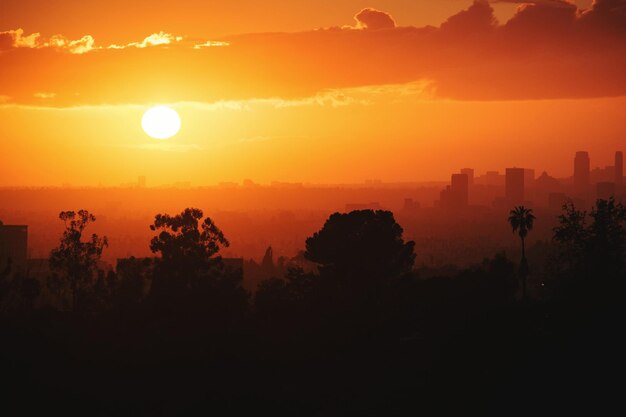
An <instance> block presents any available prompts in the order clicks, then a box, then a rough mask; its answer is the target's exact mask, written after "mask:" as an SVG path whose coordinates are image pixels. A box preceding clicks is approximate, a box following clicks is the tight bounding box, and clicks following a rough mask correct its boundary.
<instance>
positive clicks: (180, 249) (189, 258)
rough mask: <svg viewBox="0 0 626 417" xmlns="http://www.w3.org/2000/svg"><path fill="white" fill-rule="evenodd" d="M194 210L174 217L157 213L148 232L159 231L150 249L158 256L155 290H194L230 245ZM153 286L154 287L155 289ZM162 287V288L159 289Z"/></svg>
mask: <svg viewBox="0 0 626 417" xmlns="http://www.w3.org/2000/svg"><path fill="white" fill-rule="evenodd" d="M203 216H204V214H203V213H202V210H200V209H197V208H187V209H185V210H184V211H183V212H182V213H180V214H177V215H175V216H170V215H169V214H157V215H156V216H155V218H154V223H153V224H152V225H151V226H150V229H151V230H153V231H155V232H158V235H157V236H155V237H153V238H152V240H151V242H150V250H152V252H153V253H159V254H160V255H161V259H160V260H159V264H158V265H157V266H158V269H159V271H157V272H158V273H159V276H158V277H157V281H156V282H154V283H153V289H155V290H156V291H181V290H184V289H190V288H194V287H197V286H198V284H199V282H200V281H201V280H202V279H203V278H206V277H207V276H208V274H209V273H210V269H211V267H212V266H214V265H217V264H218V263H219V258H218V257H217V256H216V255H217V254H218V252H219V250H220V248H221V247H228V246H229V242H228V240H227V239H226V238H225V237H224V234H223V233H222V231H221V230H220V229H219V228H218V227H217V226H216V225H215V223H214V222H213V220H211V219H210V218H209V217H207V218H205V219H204V221H202V222H201V223H200V221H201V220H202V217H203ZM155 285H156V288H155ZM159 287H161V288H159Z"/></svg>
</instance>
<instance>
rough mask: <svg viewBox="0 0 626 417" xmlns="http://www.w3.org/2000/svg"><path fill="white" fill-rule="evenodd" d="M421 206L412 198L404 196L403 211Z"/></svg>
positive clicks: (413, 209) (417, 208) (414, 209)
mask: <svg viewBox="0 0 626 417" xmlns="http://www.w3.org/2000/svg"><path fill="white" fill-rule="evenodd" d="M420 208H421V204H420V203H419V201H415V200H413V199H412V198H405V199H404V205H403V206H402V210H403V211H416V210H419V209H420Z"/></svg>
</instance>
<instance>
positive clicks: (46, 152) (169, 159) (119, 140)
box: [0, 0, 626, 186]
mask: <svg viewBox="0 0 626 417" xmlns="http://www.w3.org/2000/svg"><path fill="white" fill-rule="evenodd" d="M522 3H523V2H520V1H499V2H492V3H487V2H485V1H477V2H472V1H465V0H380V1H373V0H370V1H360V0H332V1H331V0H328V1H327V0H319V1H315V2H311V1H304V0H291V1H284V0H269V1H265V2H259V1H252V0H231V1H200V0H179V1H177V2H164V1H155V0H152V1H143V0H141V1H132V2H129V1H124V2H122V1H118V0H109V1H106V2H105V1H93V2H85V1H77V0H66V1H58V2H50V1H43V0H36V1H31V2H23V1H17V0H2V2H1V3H0V156H1V157H0V186H36V185H42V186H49V185H61V184H64V183H70V184H74V185H98V184H102V185H118V184H120V183H128V182H132V181H135V180H136V178H137V176H139V175H145V176H146V177H147V178H148V181H149V185H160V184H168V183H174V182H180V181H191V183H192V184H194V185H211V184H217V183H219V182H223V181H237V182H240V181H241V180H243V179H245V178H251V179H254V180H255V181H258V182H262V183H267V182H271V181H291V182H309V183H349V182H353V183H354V182H362V181H363V180H365V179H373V178H376V179H380V180H383V181H428V180H444V179H447V178H449V175H450V173H451V172H453V171H457V170H458V169H459V168H461V167H466V166H470V167H474V168H475V169H476V171H477V173H479V174H480V173H482V172H484V171H486V170H500V171H503V170H504V168H505V167H506V166H514V165H515V166H523V167H529V168H535V169H536V170H537V171H538V172H539V173H540V172H541V171H543V170H547V171H548V172H549V173H550V174H552V175H555V176H568V175H571V171H572V166H573V162H572V161H573V155H574V153H575V152H576V151H577V150H588V151H589V152H590V154H591V163H592V167H595V166H604V165H609V164H611V163H612V155H613V153H614V152H615V150H617V149H622V150H626V149H624V148H626V146H624V144H626V140H625V139H626V123H625V122H624V120H626V75H625V74H626V0H596V1H595V2H594V3H592V2H591V1H577V2H575V3H570V2H566V1H564V0H563V1H561V0H540V1H537V2H534V3H525V4H522ZM156 104H165V105H169V106H170V107H172V108H173V109H175V110H176V111H177V112H178V113H179V114H180V118H181V120H182V128H181V130H180V132H179V133H178V134H177V135H176V136H174V137H172V138H170V139H167V140H155V139H152V138H150V137H149V136H148V135H146V133H145V132H144V131H143V130H142V126H141V118H142V115H143V113H144V111H145V110H147V109H148V108H150V107H151V106H153V105H156Z"/></svg>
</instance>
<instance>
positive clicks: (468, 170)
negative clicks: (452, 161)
mask: <svg viewBox="0 0 626 417" xmlns="http://www.w3.org/2000/svg"><path fill="white" fill-rule="evenodd" d="M461 174H465V175H467V184H468V185H469V186H470V187H471V186H473V185H474V169H473V168H463V169H461Z"/></svg>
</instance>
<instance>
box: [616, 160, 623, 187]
mask: <svg viewBox="0 0 626 417" xmlns="http://www.w3.org/2000/svg"><path fill="white" fill-rule="evenodd" d="M623 185H624V154H623V153H622V151H617V152H615V187H616V188H617V189H618V190H619V189H621V187H622V186H623Z"/></svg>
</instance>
